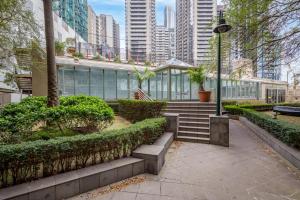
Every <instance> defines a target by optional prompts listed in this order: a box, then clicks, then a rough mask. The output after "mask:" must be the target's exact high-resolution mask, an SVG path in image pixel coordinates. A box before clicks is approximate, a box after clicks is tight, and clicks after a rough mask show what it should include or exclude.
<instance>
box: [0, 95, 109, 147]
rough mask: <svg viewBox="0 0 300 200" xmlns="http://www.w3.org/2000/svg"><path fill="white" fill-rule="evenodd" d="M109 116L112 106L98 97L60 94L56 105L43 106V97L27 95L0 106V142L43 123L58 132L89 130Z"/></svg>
mask: <svg viewBox="0 0 300 200" xmlns="http://www.w3.org/2000/svg"><path fill="white" fill-rule="evenodd" d="M113 118H114V113H113V110H112V109H111V108H110V107H109V106H108V105H107V104H106V103H105V102H104V101H103V100H102V99H100V98H98V97H90V96H68V97H60V105H59V106H56V107H52V108H48V107H47V99H46V97H28V98H26V99H24V100H23V101H21V102H20V103H12V104H9V105H7V106H4V107H3V108H1V109H0V143H1V142H3V143H10V142H12V141H20V140H22V139H24V138H27V137H30V135H31V134H32V133H33V131H34V129H36V128H37V127H41V126H45V124H47V127H51V128H57V129H59V130H61V131H62V132H63V130H64V129H71V130H76V131H79V132H93V131H97V130H102V129H104V128H105V127H107V126H108V125H110V124H111V123H112V120H113ZM3 135H4V136H5V137H2V136H3ZM3 138H4V139H3Z"/></svg>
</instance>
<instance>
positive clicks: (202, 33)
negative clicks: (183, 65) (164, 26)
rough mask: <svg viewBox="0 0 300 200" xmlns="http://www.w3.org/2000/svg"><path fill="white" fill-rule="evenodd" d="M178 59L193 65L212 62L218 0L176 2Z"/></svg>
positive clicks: (183, 0) (178, 0)
mask: <svg viewBox="0 0 300 200" xmlns="http://www.w3.org/2000/svg"><path fill="white" fill-rule="evenodd" d="M176 8H177V11H176V34H177V35H176V37H177V42H176V43H177V55H176V56H177V58H178V59H180V60H182V61H184V62H187V63H189V64H193V65H199V64H203V63H206V62H209V61H210V58H209V53H210V45H209V40H210V39H211V37H212V35H213V23H212V22H213V18H214V17H215V16H216V14H217V13H216V12H217V3H216V0H177V1H176Z"/></svg>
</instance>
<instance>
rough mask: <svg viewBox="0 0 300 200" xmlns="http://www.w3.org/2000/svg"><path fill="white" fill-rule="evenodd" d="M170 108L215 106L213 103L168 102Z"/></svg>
mask: <svg viewBox="0 0 300 200" xmlns="http://www.w3.org/2000/svg"><path fill="white" fill-rule="evenodd" d="M168 105H170V106H201V105H210V106H216V105H217V104H216V103H215V102H197V101H179V102H168Z"/></svg>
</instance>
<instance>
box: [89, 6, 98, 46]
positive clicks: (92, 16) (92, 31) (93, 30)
mask: <svg viewBox="0 0 300 200" xmlns="http://www.w3.org/2000/svg"><path fill="white" fill-rule="evenodd" d="M96 22H97V15H96V13H95V12H94V10H93V8H92V7H91V6H88V43H90V44H96V35H97V27H96Z"/></svg>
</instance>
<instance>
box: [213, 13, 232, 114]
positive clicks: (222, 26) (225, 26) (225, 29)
mask: <svg viewBox="0 0 300 200" xmlns="http://www.w3.org/2000/svg"><path fill="white" fill-rule="evenodd" d="M230 30H231V26H230V25H228V24H226V21H225V19H224V18H223V12H222V11H220V12H219V23H218V26H217V27H215V28H214V33H217V34H218V71H217V111H216V115H217V116H221V64H222V61H221V33H226V32H228V31H230Z"/></svg>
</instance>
